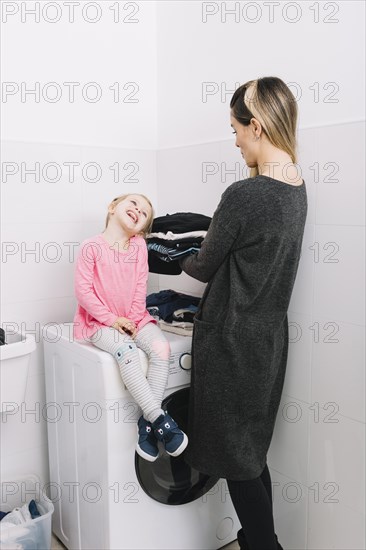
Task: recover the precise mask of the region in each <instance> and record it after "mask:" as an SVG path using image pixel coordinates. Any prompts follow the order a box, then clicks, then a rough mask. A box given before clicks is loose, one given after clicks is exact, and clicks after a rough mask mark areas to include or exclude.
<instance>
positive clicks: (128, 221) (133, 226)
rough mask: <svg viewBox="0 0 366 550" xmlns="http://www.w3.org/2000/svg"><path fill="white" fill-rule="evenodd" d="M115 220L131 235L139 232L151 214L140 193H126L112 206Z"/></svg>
mask: <svg viewBox="0 0 366 550" xmlns="http://www.w3.org/2000/svg"><path fill="white" fill-rule="evenodd" d="M111 211H112V212H114V215H115V218H116V221H118V222H119V223H120V224H121V225H122V226H123V228H124V229H125V230H126V231H128V232H129V233H130V234H131V235H136V234H137V233H141V232H142V230H143V229H144V227H145V226H146V222H147V220H148V219H149V217H150V215H151V206H150V205H149V203H148V202H147V201H146V200H145V199H144V197H140V195H128V197H126V198H125V199H123V201H121V202H119V203H118V204H117V206H115V207H113V208H112V210H111Z"/></svg>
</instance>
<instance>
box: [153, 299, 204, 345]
mask: <svg viewBox="0 0 366 550" xmlns="http://www.w3.org/2000/svg"><path fill="white" fill-rule="evenodd" d="M200 299H201V298H198V297H197V296H190V295H189V294H183V293H181V292H175V291H174V290H161V291H160V292H155V293H153V294H149V295H148V296H147V298H146V307H147V310H148V312H149V313H150V315H152V316H153V317H154V318H155V319H157V320H158V323H159V326H160V328H161V329H162V330H165V331H167V332H175V333H176V334H182V335H184V336H191V335H192V332H193V317H194V314H195V313H196V311H197V309H198V304H199V302H200Z"/></svg>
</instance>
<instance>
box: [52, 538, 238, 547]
mask: <svg viewBox="0 0 366 550" xmlns="http://www.w3.org/2000/svg"><path fill="white" fill-rule="evenodd" d="M64 548H65V546H64V545H63V544H62V542H60V541H59V540H58V538H57V537H56V536H55V535H54V534H52V544H51V550H64ZM224 549H225V550H239V545H238V541H236V540H235V541H234V542H231V543H230V544H228V545H227V546H223V547H222V550H224ZM207 550H210V549H209V548H208V549H207Z"/></svg>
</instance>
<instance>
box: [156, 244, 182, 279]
mask: <svg viewBox="0 0 366 550" xmlns="http://www.w3.org/2000/svg"><path fill="white" fill-rule="evenodd" d="M148 262H149V272H150V273H159V274H160V275H180V274H181V273H182V268H181V267H180V265H179V261H176V262H163V260H161V259H160V258H159V257H158V256H157V255H156V253H155V252H152V251H151V250H148Z"/></svg>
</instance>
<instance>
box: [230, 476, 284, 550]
mask: <svg viewBox="0 0 366 550" xmlns="http://www.w3.org/2000/svg"><path fill="white" fill-rule="evenodd" d="M227 484H228V488H229V493H230V497H231V500H232V502H233V505H234V508H235V511H236V513H237V515H238V518H239V521H240V523H241V525H242V527H243V530H244V533H245V541H246V543H247V545H248V548H249V549H250V550H277V548H278V546H277V541H276V537H275V532H274V521H273V513H272V500H270V498H269V494H268V492H267V490H266V487H265V484H264V483H263V481H262V478H261V476H260V477H258V478H256V479H249V480H245V481H231V480H227Z"/></svg>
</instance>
